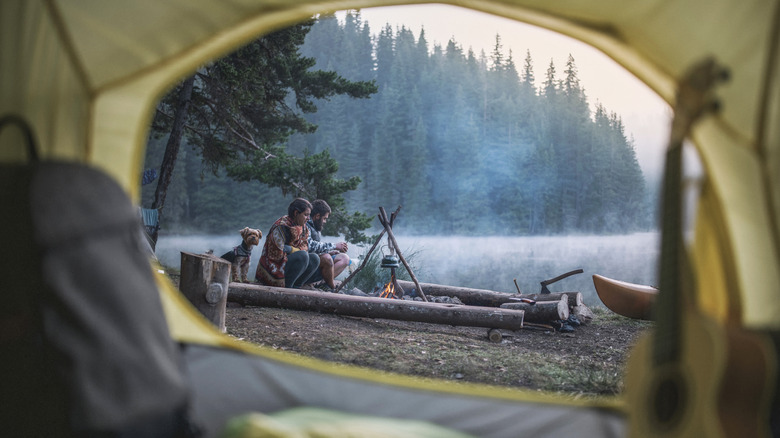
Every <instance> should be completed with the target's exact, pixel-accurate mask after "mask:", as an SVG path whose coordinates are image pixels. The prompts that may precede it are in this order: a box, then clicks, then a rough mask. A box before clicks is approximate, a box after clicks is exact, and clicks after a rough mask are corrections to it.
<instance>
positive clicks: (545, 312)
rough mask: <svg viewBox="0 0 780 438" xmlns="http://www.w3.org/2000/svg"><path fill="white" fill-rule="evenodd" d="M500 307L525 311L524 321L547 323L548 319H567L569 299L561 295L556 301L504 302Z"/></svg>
mask: <svg viewBox="0 0 780 438" xmlns="http://www.w3.org/2000/svg"><path fill="white" fill-rule="evenodd" d="M500 308H502V309H514V310H522V311H523V312H525V316H524V318H523V319H524V321H527V322H536V323H542V324H544V323H549V322H550V321H561V320H563V321H565V320H567V319H569V300H568V297H565V296H562V297H561V298H560V299H559V300H558V301H537V302H536V303H534V304H529V303H521V302H513V303H504V304H502V305H501V306H500Z"/></svg>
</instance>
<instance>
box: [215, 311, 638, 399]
mask: <svg viewBox="0 0 780 438" xmlns="http://www.w3.org/2000/svg"><path fill="white" fill-rule="evenodd" d="M593 311H594V313H595V318H594V319H593V321H592V322H591V323H590V324H588V325H583V326H580V327H577V328H576V329H575V330H574V332H571V333H560V332H557V331H550V330H540V329H531V328H525V329H522V330H518V331H514V332H508V331H504V334H505V336H504V338H503V340H502V341H501V342H500V343H494V342H491V341H490V340H489V339H488V330H487V329H484V328H475V327H455V326H449V325H441V324H429V323H422V322H409V321H397V320H388V319H376V318H359V317H348V316H339V315H333V314H321V313H317V312H306V311H296V310H287V309H276V308H266V307H251V306H247V307H242V306H240V305H236V304H229V305H228V309H227V316H226V326H227V333H228V334H229V335H231V336H233V337H235V338H237V339H241V340H243V341H246V342H250V343H253V344H258V345H263V346H266V347H270V348H274V349H279V350H285V351H289V352H292V353H296V354H302V355H306V356H311V357H315V358H318V359H322V360H326V361H331V362H337V363H346V364H350V365H356V366H360V367H367V368H373V369H377V370H382V371H388V372H392V373H397V374H406V375H412V376H418V377H422V378H436V379H445V380H448V381H453V382H470V383H482V384H489V385H497V386H505V387H515V388H527V389H532V390H540V391H550V392H556V393H565V394H570V395H577V396H595V395H612V394H618V393H620V392H621V391H622V389H623V374H624V366H625V362H626V359H627V355H628V353H629V350H630V348H631V346H632V345H633V344H634V343H635V342H636V340H637V338H638V336H639V335H640V334H641V333H642V332H644V331H646V330H647V329H649V328H650V327H652V322H648V321H638V320H633V319H629V318H625V317H622V316H620V315H617V314H615V313H612V312H611V311H609V310H607V309H605V308H601V307H599V308H594V309H593Z"/></svg>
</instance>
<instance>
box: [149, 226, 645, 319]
mask: <svg viewBox="0 0 780 438" xmlns="http://www.w3.org/2000/svg"><path fill="white" fill-rule="evenodd" d="M658 237H659V235H658V233H636V234H629V235H614V236H583V235H575V236H530V237H440V236H436V237H431V236H403V235H398V236H396V240H397V241H398V245H399V246H400V247H401V251H402V254H404V256H405V258H407V259H409V262H410V264H411V265H412V266H413V268H414V270H415V275H416V276H417V279H418V280H419V281H420V282H422V283H438V284H447V285H454V286H463V287H472V288H478V289H489V290H495V291H500V292H517V289H516V288H515V283H514V280H515V279H516V280H517V284H518V286H519V287H520V290H521V291H522V292H523V293H539V291H540V290H541V285H540V284H539V283H540V282H541V281H544V280H547V279H550V278H553V277H557V276H558V275H561V274H563V273H565V272H568V271H572V270H575V269H579V268H582V269H583V270H584V273H582V274H576V275H573V276H571V277H568V278H565V279H563V280H560V281H558V282H556V283H553V284H552V285H550V286H548V288H549V289H550V291H552V292H563V291H579V292H582V294H583V298H584V300H585V303H586V304H587V305H588V306H599V305H601V302H600V301H599V299H598V295H597V294H596V290H595V289H594V287H593V281H592V278H591V276H592V275H593V274H599V275H604V276H607V277H611V278H615V279H619V280H623V281H628V282H631V283H639V284H647V285H655V284H657V282H656V274H657V272H656V269H657V261H658V253H659V251H658V249H659V241H658ZM264 239H265V237H263V240H261V242H260V245H261V247H262V244H263V243H264V241H265V240H264ZM325 240H328V241H333V242H335V241H337V239H336V238H326V239H325ZM239 243H241V238H240V236H238V234H236V235H229V236H206V235H190V236H176V235H162V236H160V238H159V240H158V242H157V251H156V253H157V257H158V258H159V259H160V262H161V263H162V264H163V265H165V266H170V267H173V268H176V269H179V268H180V264H181V252H182V251H183V252H191V253H196V254H198V253H203V252H206V251H207V250H209V249H212V250H214V254H215V255H218V256H219V255H222V254H224V253H225V252H227V251H228V250H230V249H231V248H232V247H233V246H235V245H238V244H239ZM384 243H386V240H385V241H384V242H382V244H384ZM382 244H380V245H379V246H381V245H382ZM261 247H257V248H255V250H254V251H253V252H252V263H251V266H250V270H249V273H250V276H254V272H255V268H256V266H257V260H258V259H259V258H260V252H261ZM369 248H370V245H366V246H365V247H356V246H354V245H350V250H349V255H350V256H351V257H352V258H353V259H354V258H356V257H358V256H360V255H362V254H364V253H365V252H366V251H368V249H369ZM379 250H381V248H379V247H378V248H377V249H376V250H375V251H379ZM407 256H408V257H407ZM401 269H403V266H402V267H401ZM345 275H346V274H342V277H341V278H343V277H344V276H345Z"/></svg>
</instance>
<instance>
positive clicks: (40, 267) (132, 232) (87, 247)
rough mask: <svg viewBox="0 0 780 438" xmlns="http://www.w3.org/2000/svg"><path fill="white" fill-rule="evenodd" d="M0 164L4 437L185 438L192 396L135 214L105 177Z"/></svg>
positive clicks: (67, 167) (65, 167)
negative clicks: (189, 401)
mask: <svg viewBox="0 0 780 438" xmlns="http://www.w3.org/2000/svg"><path fill="white" fill-rule="evenodd" d="M8 123H16V124H17V125H19V126H20V127H21V128H22V130H23V132H24V133H25V136H26V138H27V148H28V150H29V155H30V163H28V164H19V165H9V164H2V165H0V242H2V244H3V248H2V251H0V285H2V286H0V291H1V292H0V293H2V303H3V304H2V305H0V382H1V383H0V430H2V431H3V435H6V436H47V437H51V436H128V437H130V436H144V437H155V436H160V437H163V436H165V437H169V436H191V435H194V434H195V432H194V431H193V430H194V429H193V428H192V427H191V426H190V423H189V421H188V420H187V406H188V399H189V395H190V391H189V387H188V382H187V379H186V377H185V375H184V373H183V366H182V363H181V358H180V351H179V346H178V345H176V343H175V342H174V341H173V340H172V339H171V337H170V334H169V332H168V327H167V323H166V320H165V316H164V314H163V310H162V306H161V302H160V297H159V294H158V292H157V288H156V285H155V281H154V277H153V276H154V275H157V274H154V273H153V271H152V268H151V265H150V263H149V258H148V253H147V252H145V250H144V248H143V244H142V242H141V241H140V239H139V235H140V234H139V227H140V226H141V225H140V222H139V218H138V211H137V209H136V208H135V207H134V206H133V205H132V203H131V202H130V200H129V198H128V197H127V195H126V194H125V192H124V191H123V190H122V189H121V188H120V187H119V186H118V185H117V184H116V183H115V182H114V181H113V180H112V179H111V178H110V177H108V176H107V175H105V174H104V173H102V172H100V171H98V170H96V169H93V168H90V167H87V166H84V165H79V164H74V163H65V162H48V161H47V162H39V161H38V160H37V159H36V153H35V146H34V140H33V136H32V133H31V132H30V130H29V128H28V127H27V125H26V123H24V122H23V121H22V120H21V119H19V118H17V117H3V118H2V119H0V128H2V127H3V125H6V124H8Z"/></svg>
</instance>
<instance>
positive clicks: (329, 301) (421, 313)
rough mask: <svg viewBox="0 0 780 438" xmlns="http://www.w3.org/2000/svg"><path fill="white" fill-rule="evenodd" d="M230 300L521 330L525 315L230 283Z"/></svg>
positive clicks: (326, 311)
mask: <svg viewBox="0 0 780 438" xmlns="http://www.w3.org/2000/svg"><path fill="white" fill-rule="evenodd" d="M228 301H230V302H234V303H240V304H243V305H251V306H263V307H275V308H284V309H293V310H304V311H314V312H321V313H331V314H336V315H344V316H357V317H364V318H383V319H395V320H402V321H418V322H426V323H432V324H446V325H455V326H466V327H487V328H497V329H505V330H519V329H521V328H522V327H523V318H524V315H525V313H524V312H523V311H522V310H513V309H501V308H495V307H477V306H462V305H455V304H442V303H428V302H422V301H414V300H394V299H387V298H375V297H356V296H352V295H340V294H332V293H327V292H314V291H305V290H300V289H287V288H282V287H271V286H261V285H256V284H245V283H230V289H229V293H228Z"/></svg>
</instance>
